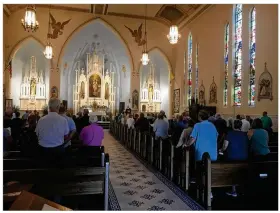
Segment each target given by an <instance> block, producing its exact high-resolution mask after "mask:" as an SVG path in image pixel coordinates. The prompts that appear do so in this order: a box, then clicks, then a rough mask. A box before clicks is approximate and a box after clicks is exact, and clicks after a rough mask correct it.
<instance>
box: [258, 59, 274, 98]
mask: <svg viewBox="0 0 280 213" xmlns="http://www.w3.org/2000/svg"><path fill="white" fill-rule="evenodd" d="M264 66H265V68H264V72H263V73H262V74H261V75H260V78H259V93H258V101H260V100H261V99H270V100H273V96H272V76H271V74H270V72H269V71H268V70H267V64H266V63H265V65H264Z"/></svg>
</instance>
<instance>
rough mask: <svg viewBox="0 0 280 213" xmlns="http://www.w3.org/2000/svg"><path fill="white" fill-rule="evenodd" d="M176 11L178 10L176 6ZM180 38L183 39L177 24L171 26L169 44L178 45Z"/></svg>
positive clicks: (168, 36)
mask: <svg viewBox="0 0 280 213" xmlns="http://www.w3.org/2000/svg"><path fill="white" fill-rule="evenodd" d="M175 9H176V5H175ZM180 37H181V35H180V34H179V29H178V26H177V25H175V24H173V25H171V27H170V29H169V34H168V35H167V38H168V40H169V43H170V44H177V43H178V40H179V38H180Z"/></svg>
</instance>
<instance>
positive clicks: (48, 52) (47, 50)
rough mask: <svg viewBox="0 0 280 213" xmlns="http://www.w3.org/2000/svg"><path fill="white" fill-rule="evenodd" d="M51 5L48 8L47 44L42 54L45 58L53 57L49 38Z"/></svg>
mask: <svg viewBox="0 0 280 213" xmlns="http://www.w3.org/2000/svg"><path fill="white" fill-rule="evenodd" d="M50 19H51V6H50V8H49V26H48V34H47V45H46V48H45V51H44V55H45V57H46V58H47V59H52V57H53V48H52V44H51V38H50V36H49V35H50V34H51V33H50V30H51V21H50Z"/></svg>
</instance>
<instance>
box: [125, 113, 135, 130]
mask: <svg viewBox="0 0 280 213" xmlns="http://www.w3.org/2000/svg"><path fill="white" fill-rule="evenodd" d="M126 124H127V127H128V129H134V124H135V121H134V119H133V116H132V114H129V115H128V119H127V121H126Z"/></svg>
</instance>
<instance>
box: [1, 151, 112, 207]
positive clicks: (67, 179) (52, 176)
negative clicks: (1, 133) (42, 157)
mask: <svg viewBox="0 0 280 213" xmlns="http://www.w3.org/2000/svg"><path fill="white" fill-rule="evenodd" d="M73 157H74V158H73V161H70V162H68V164H67V165H64V167H63V168H55V165H49V164H48V163H46V164H43V166H41V167H40V166H38V164H39V165H40V162H39V161H37V162H39V163H38V164H36V163H35V162H36V161H34V160H33V161H32V160H31V159H28V160H27V161H25V162H23V163H22V164H21V165H19V164H20V163H19V162H22V161H24V160H22V159H21V160H18V161H17V160H12V159H6V160H8V161H9V162H11V161H13V163H10V165H9V164H6V168H8V165H9V166H11V165H12V166H14V167H20V169H5V170H4V173H3V180H4V183H6V182H10V181H18V182H20V183H21V184H35V189H36V191H38V192H39V193H40V194H43V195H46V196H53V195H61V196H69V195H100V194H102V195H103V196H104V209H105V210H108V184H109V155H108V154H106V155H105V158H104V162H103V163H101V161H100V156H99V160H98V161H96V164H97V165H98V166H97V167H95V166H94V165H93V164H92V162H90V161H86V162H83V163H84V164H83V165H82V166H80V165H79V163H75V161H76V162H77V160H78V157H77V156H73ZM87 160H88V159H87ZM16 161H17V163H19V164H18V165H16V163H15V162H16ZM27 162H28V163H31V162H33V164H31V165H30V164H27ZM23 165H25V168H24V166H23ZM102 165H104V166H102ZM36 166H38V167H40V168H38V167H37V168H36ZM44 166H45V167H44ZM47 166H51V167H49V168H48V167H47ZM4 167H5V164H4ZM32 167H34V168H32Z"/></svg>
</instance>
